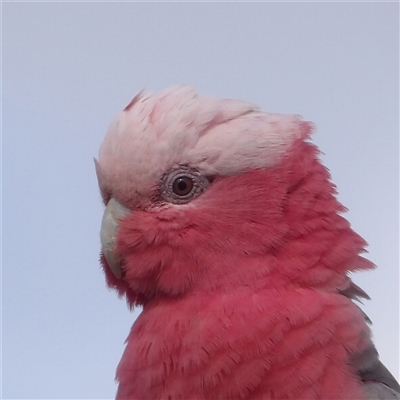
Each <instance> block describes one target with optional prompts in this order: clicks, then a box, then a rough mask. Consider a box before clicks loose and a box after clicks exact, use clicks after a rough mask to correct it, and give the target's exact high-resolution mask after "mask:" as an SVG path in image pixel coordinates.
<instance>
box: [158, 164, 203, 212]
mask: <svg viewBox="0 0 400 400" xmlns="http://www.w3.org/2000/svg"><path fill="white" fill-rule="evenodd" d="M209 184H210V181H209V180H208V179H207V178H206V177H205V176H203V175H201V173H200V172H199V171H197V170H195V169H194V168H190V167H187V166H184V165H182V166H179V167H177V168H174V169H173V170H171V171H168V172H166V173H165V174H164V176H163V177H162V178H161V182H160V194H161V197H162V199H163V200H165V201H168V202H170V203H174V204H185V203H189V201H191V200H193V199H194V198H196V197H197V196H199V195H200V194H201V193H202V192H204V190H205V189H207V187H208V185H209Z"/></svg>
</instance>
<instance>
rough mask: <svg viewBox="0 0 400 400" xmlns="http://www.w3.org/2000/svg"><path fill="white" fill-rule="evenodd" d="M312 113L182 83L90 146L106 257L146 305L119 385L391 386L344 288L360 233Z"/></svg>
mask: <svg viewBox="0 0 400 400" xmlns="http://www.w3.org/2000/svg"><path fill="white" fill-rule="evenodd" d="M312 129H313V125H312V124H311V123H309V122H305V121H303V120H302V119H301V118H300V117H299V116H296V115H281V114H270V113H265V112H262V111H260V109H259V108H258V107H257V106H255V105H254V104H251V103H248V102H244V101H238V100H226V99H225V100H220V99H216V98H213V97H202V96H198V95H197V94H196V92H195V90H194V89H193V88H192V87H187V86H176V87H173V88H170V89H168V90H165V91H164V92H161V93H159V94H153V95H152V94H144V93H139V94H138V95H137V96H135V97H134V98H133V100H132V101H131V102H130V103H129V104H128V105H127V106H126V107H125V109H124V110H123V111H122V112H120V113H119V114H118V115H117V117H116V118H115V120H114V121H113V122H112V124H111V126H110V128H109V130H108V132H107V134H106V136H105V139H104V142H103V144H102V146H101V148H100V153H99V157H98V160H96V171H97V176H98V181H99V186H100V190H101V194H102V198H103V200H104V203H105V205H106V209H105V213H104V216H103V222H102V228H101V243H102V257H101V262H102V265H103V268H104V271H105V274H106V278H107V283H108V285H109V286H110V287H112V288H115V289H116V290H117V291H118V293H119V294H120V295H124V296H126V298H127V300H128V303H129V304H130V305H131V306H135V305H141V306H143V311H142V313H141V314H140V316H139V317H138V319H137V320H136V321H135V323H134V325H133V327H132V329H131V332H130V333H129V336H128V339H127V343H126V348H125V351H124V354H123V356H122V359H121V362H120V364H119V366H118V369H117V374H116V378H117V381H118V383H119V386H118V391H117V395H116V398H117V399H135V400H142V399H165V400H175V399H188V400H195V399H196V400H197V399H224V400H225V399H352V400H353V399H399V398H400V395H399V393H397V392H399V391H400V388H399V385H398V383H397V382H396V380H395V379H394V378H393V376H392V375H391V374H390V373H389V371H388V370H387V369H386V368H385V367H384V366H383V364H382V363H381V362H380V361H379V358H378V353H377V351H376V349H375V347H374V345H373V343H372V341H371V332H370V329H369V327H368V325H367V321H368V319H367V317H366V316H365V315H364V314H363V312H362V311H361V310H360V309H359V308H358V307H357V306H356V305H355V304H354V303H353V301H352V300H355V299H358V298H360V297H361V298H362V297H364V298H367V297H368V296H367V295H366V293H364V292H363V291H362V290H361V289H360V288H359V287H357V286H356V285H355V284H354V283H353V282H352V281H351V280H350V278H349V277H348V273H349V272H351V271H355V270H366V269H370V268H372V267H373V265H372V264H371V262H370V261H368V260H366V259H365V258H363V257H361V256H360V253H362V252H363V251H364V247H365V246H366V243H365V241H364V240H363V239H362V238H361V237H360V236H359V235H358V234H356V233H355V232H354V231H353V230H352V229H351V228H350V225H349V223H348V221H347V220H346V219H345V218H343V216H342V215H341V214H342V213H343V212H344V211H345V209H344V207H343V206H342V205H341V204H340V203H339V202H338V200H337V199H336V198H335V193H336V191H335V186H334V185H333V184H332V183H331V181H330V175H329V172H328V170H327V169H326V168H325V167H324V166H323V165H322V164H321V163H320V161H319V159H318V149H317V148H316V146H315V145H313V144H311V143H310V142H309V135H310V133H311V131H312Z"/></svg>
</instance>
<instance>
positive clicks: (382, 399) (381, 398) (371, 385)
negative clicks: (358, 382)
mask: <svg viewBox="0 0 400 400" xmlns="http://www.w3.org/2000/svg"><path fill="white" fill-rule="evenodd" d="M364 387H365V390H366V392H367V399H368V400H399V399H400V393H399V392H396V391H395V390H393V389H392V388H390V387H389V386H386V385H385V384H384V383H379V382H368V383H365V385H364Z"/></svg>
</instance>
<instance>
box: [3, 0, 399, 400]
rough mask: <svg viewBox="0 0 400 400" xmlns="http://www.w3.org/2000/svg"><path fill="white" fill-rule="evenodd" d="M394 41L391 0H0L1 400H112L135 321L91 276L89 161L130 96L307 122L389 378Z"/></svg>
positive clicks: (95, 208)
mask: <svg viewBox="0 0 400 400" xmlns="http://www.w3.org/2000/svg"><path fill="white" fill-rule="evenodd" d="M398 36H399V4H398V3H396V2H393V3H381V2H369V3H357V2H347V3H312V2H307V3H305V2H304V3H283V2H282V3H246V4H245V3H179V2H178V3H112V2H109V3H100V2H98V3H90V2H86V3H79V2H74V3H73V2H69V3H68V2H64V3H58V2H52V3H48V2H41V3H39V2H37V3H33V2H32V3H29V2H25V3H17V2H9V3H6V2H3V3H2V55H3V61H2V63H3V64H2V68H3V75H2V77H3V81H2V83H3V85H2V101H3V103H2V138H3V156H2V157H3V158H2V160H3V198H2V200H3V252H2V257H3V264H2V278H3V280H2V289H3V295H2V296H3V298H2V299H3V304H2V311H3V313H2V374H3V388H2V396H3V398H8V399H17V398H19V399H21V398H23V399H28V398H29V399H47V398H52V399H66V398H70V399H78V398H80V399H83V398H85V399H92V398H101V399H103V398H104V399H105V398H112V397H113V396H114V393H115V390H116V386H115V383H114V381H113V379H114V373H115V368H116V366H117V364H118V361H119V359H120V357H121V354H122V351H123V342H124V340H125V338H126V336H127V335H128V332H129V329H130V326H131V324H132V322H133V320H134V318H135V316H136V314H135V313H134V314H132V313H130V312H129V311H128V309H127V307H126V305H125V303H124V301H123V300H120V299H118V298H117V296H116V294H115V293H114V292H110V291H109V290H108V289H107V288H106V286H105V281H104V277H103V275H102V272H101V270H100V267H99V262H98V254H99V249H100V242H99V226H100V221H101V217H102V210H103V206H102V203H101V200H100V196H99V192H98V188H97V182H96V176H95V172H94V165H93V157H94V156H96V155H97V151H98V147H99V145H100V143H101V141H102V138H103V136H104V133H105V131H106V129H107V127H108V125H109V123H110V122H111V120H112V118H113V117H114V115H115V114H116V113H117V111H119V109H121V108H122V107H124V106H125V105H126V104H127V102H128V101H129V100H130V99H131V98H132V96H133V95H134V94H136V92H138V91H139V90H140V89H142V88H143V87H146V88H148V89H151V90H154V91H158V90H161V89H164V88H166V87H168V86H170V85H173V84H177V83H188V84H194V85H195V86H196V87H197V89H198V91H199V92H200V93H204V94H210V95H215V96H218V97H228V98H242V99H245V100H249V101H252V102H255V103H258V104H259V105H260V106H261V107H262V109H263V110H265V111H273V112H282V113H296V114H301V115H303V117H304V118H305V119H307V120H312V121H314V122H315V124H316V125H317V132H316V134H315V135H314V141H315V143H317V144H318V145H319V146H320V148H321V150H322V151H323V152H324V153H325V154H324V155H322V159H323V160H324V163H325V164H326V165H327V166H328V168H329V169H330V170H331V173H332V176H333V181H334V182H335V183H336V184H337V186H338V190H339V199H340V200H341V201H342V202H343V203H344V204H345V205H346V206H347V207H348V208H349V210H350V211H349V212H348V213H347V218H348V219H349V220H350V222H351V224H352V226H353V228H354V229H355V230H356V231H357V232H358V233H360V234H361V235H362V236H363V237H364V238H365V239H366V240H367V241H368V242H369V244H370V246H369V254H368V257H369V258H370V259H371V260H373V261H374V262H375V263H376V264H377V265H378V266H379V268H378V269H377V270H375V271H373V272H368V273H363V274H358V275H356V276H355V277H354V279H355V281H356V282H357V283H358V284H359V285H360V286H362V287H363V288H364V289H365V290H366V291H367V292H368V293H369V294H370V296H371V298H372V300H371V301H369V302H367V303H366V304H365V306H364V307H363V309H364V310H365V311H366V312H367V313H368V315H369V316H370V317H371V319H372V320H373V322H374V325H373V331H374V337H375V342H376V344H377V347H378V349H379V351H380V353H381V358H382V360H383V361H384V363H385V364H386V365H387V366H388V367H389V369H390V370H391V371H392V372H393V373H394V374H395V375H396V376H397V377H398V376H399V361H398V360H399V253H398V245H399V113H398V110H399V61H398V60H399V39H398Z"/></svg>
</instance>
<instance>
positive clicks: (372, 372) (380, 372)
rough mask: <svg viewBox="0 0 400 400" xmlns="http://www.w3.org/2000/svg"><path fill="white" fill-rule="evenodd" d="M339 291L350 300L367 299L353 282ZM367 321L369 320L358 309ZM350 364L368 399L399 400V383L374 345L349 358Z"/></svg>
mask: <svg viewBox="0 0 400 400" xmlns="http://www.w3.org/2000/svg"><path fill="white" fill-rule="evenodd" d="M340 293H341V294H342V295H344V296H346V297H348V298H349V299H351V300H357V301H360V300H359V299H360V298H364V299H369V296H368V295H367V293H365V292H364V291H363V290H362V289H361V288H360V287H358V286H357V285H356V284H355V283H354V282H351V284H350V286H349V287H347V288H346V289H345V290H341V291H340ZM360 311H361V312H362V314H363V315H364V318H365V320H366V322H367V323H370V324H371V320H370V319H369V318H368V316H367V315H366V314H365V313H364V312H363V311H362V310H361V309H360ZM351 363H352V365H353V366H354V368H355V370H356V371H357V373H358V375H359V376H360V378H361V380H362V381H363V382H364V387H365V389H366V392H367V398H368V399H369V400H386V399H387V400H390V399H393V400H400V385H399V383H398V382H397V381H396V378H395V377H394V376H393V375H392V374H391V373H390V372H389V370H388V369H387V368H386V367H385V366H384V365H383V364H382V362H381V361H380V360H379V354H378V351H377V350H376V348H375V346H374V345H373V344H372V343H371V346H370V347H369V348H368V349H366V350H364V351H363V352H362V353H359V354H357V355H355V356H354V357H353V358H352V360H351Z"/></svg>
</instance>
